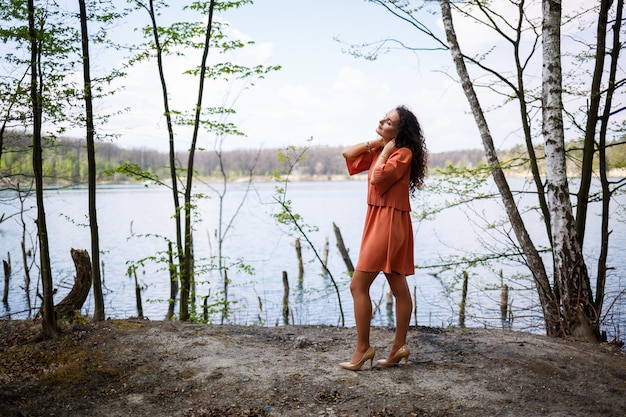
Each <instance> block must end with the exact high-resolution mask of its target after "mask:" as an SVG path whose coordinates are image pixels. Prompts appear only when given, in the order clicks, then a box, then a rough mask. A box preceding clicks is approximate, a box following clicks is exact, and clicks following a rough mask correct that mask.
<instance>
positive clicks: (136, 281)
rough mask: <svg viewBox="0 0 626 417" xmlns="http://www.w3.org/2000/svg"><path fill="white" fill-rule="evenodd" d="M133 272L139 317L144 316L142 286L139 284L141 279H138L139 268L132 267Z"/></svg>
mask: <svg viewBox="0 0 626 417" xmlns="http://www.w3.org/2000/svg"><path fill="white" fill-rule="evenodd" d="M132 273H133V276H134V278H135V299H136V302H137V317H138V318H140V319H142V318H143V305H142V304H141V287H140V286H139V281H138V280H137V270H136V269H135V268H132Z"/></svg>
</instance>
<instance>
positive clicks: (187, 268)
mask: <svg viewBox="0 0 626 417" xmlns="http://www.w3.org/2000/svg"><path fill="white" fill-rule="evenodd" d="M214 5H215V0H211V3H210V5H209V19H208V22H207V27H206V32H205V38H204V50H203V52H202V62H201V63H200V75H199V78H200V84H199V86H198V99H197V102H196V114H195V120H194V125H193V137H192V139H191V146H190V148H189V160H188V161H187V184H186V187H185V261H184V264H183V271H184V272H183V275H184V276H185V278H186V280H185V281H184V282H183V283H182V287H181V299H182V294H183V293H185V294H186V295H189V289H190V286H191V280H192V279H193V235H192V233H193V231H192V228H191V212H192V210H193V204H192V202H191V195H192V191H193V190H192V187H193V163H194V157H195V152H196V146H197V143H198V131H199V129H200V116H201V114H202V96H203V95H204V79H205V75H206V61H207V58H208V56H209V43H210V40H211V28H212V26H213V7H214ZM185 304H187V303H185ZM182 307H183V303H182V301H181V317H180V318H181V320H188V319H189V311H188V310H187V309H185V310H186V314H185V316H183V314H182V311H183V310H182Z"/></svg>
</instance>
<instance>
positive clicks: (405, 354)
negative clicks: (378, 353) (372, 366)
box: [376, 345, 411, 368]
mask: <svg viewBox="0 0 626 417" xmlns="http://www.w3.org/2000/svg"><path fill="white" fill-rule="evenodd" d="M410 353H411V352H410V351H409V347H408V346H407V345H404V346H402V347H401V348H400V349H398V351H397V352H396V353H395V354H394V355H393V357H392V358H391V359H389V360H387V359H379V360H377V361H376V363H377V364H378V365H380V366H384V367H385V368H389V367H390V366H397V365H399V364H400V361H401V360H402V359H404V366H407V365H408V363H409V354H410Z"/></svg>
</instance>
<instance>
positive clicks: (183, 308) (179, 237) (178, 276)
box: [140, 0, 188, 316]
mask: <svg viewBox="0 0 626 417" xmlns="http://www.w3.org/2000/svg"><path fill="white" fill-rule="evenodd" d="M140 4H141V3H140ZM144 8H146V10H147V12H148V14H149V15H150V21H151V24H152V36H153V38H154V45H155V49H156V55H157V67H158V70H159V80H160V82H161V93H162V96H163V108H164V110H165V120H166V123H167V134H168V140H169V164H170V178H171V181H172V199H173V201H174V221H175V222H176V256H175V259H176V260H177V262H178V267H176V266H175V265H171V266H170V271H171V272H172V273H173V274H174V279H172V280H171V284H170V285H171V288H170V289H171V292H172V293H173V294H174V295H175V294H176V293H177V292H178V288H177V287H178V286H177V285H176V282H175V280H180V284H181V286H182V284H183V281H184V280H186V279H187V278H185V277H184V276H183V267H182V266H183V265H184V263H185V262H184V251H183V233H182V227H181V211H182V208H181V206H180V199H179V196H178V177H177V175H176V149H175V146H174V124H173V123H172V114H171V112H170V105H169V95H168V92H167V83H166V82H165V72H164V70H163V49H162V47H161V42H160V38H159V30H158V29H159V27H158V25H157V22H156V11H155V9H154V1H153V0H150V2H149V6H148V7H145V6H144ZM174 287H176V288H174ZM183 296H184V297H185V299H183ZM186 297H187V294H183V292H182V291H181V299H180V315H181V316H187V315H188V312H187V298H186Z"/></svg>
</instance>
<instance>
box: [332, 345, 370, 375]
mask: <svg viewBox="0 0 626 417" xmlns="http://www.w3.org/2000/svg"><path fill="white" fill-rule="evenodd" d="M375 354H376V352H375V351H374V348H373V347H371V346H370V347H368V348H367V350H366V351H365V353H364V354H363V356H362V357H361V360H360V361H358V362H357V363H352V362H341V363H340V364H339V366H341V367H342V368H343V369H347V370H348V371H358V370H359V369H361V367H362V366H363V364H364V363H365V362H367V360H368V359H369V361H370V369H372V364H373V362H374V355H375Z"/></svg>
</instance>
